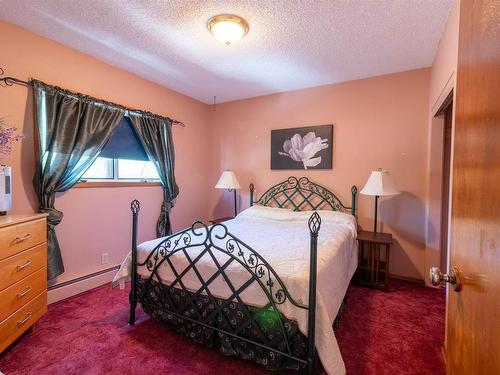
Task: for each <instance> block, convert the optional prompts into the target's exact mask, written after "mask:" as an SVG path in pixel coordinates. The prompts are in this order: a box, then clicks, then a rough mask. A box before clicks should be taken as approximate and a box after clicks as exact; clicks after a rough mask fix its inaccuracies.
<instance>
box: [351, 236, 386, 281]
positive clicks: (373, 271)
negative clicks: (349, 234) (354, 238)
mask: <svg viewBox="0 0 500 375" xmlns="http://www.w3.org/2000/svg"><path fill="white" fill-rule="evenodd" d="M391 244H392V234H390V233H374V232H369V231H365V230H362V231H359V232H358V245H359V252H358V270H357V271H356V281H357V283H358V284H360V285H364V286H368V287H372V288H377V289H387V281H388V279H389V258H390V248H391Z"/></svg>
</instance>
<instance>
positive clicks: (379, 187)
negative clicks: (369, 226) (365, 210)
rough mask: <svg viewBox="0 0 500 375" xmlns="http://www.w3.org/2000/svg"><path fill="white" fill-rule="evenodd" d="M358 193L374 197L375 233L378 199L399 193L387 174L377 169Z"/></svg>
mask: <svg viewBox="0 0 500 375" xmlns="http://www.w3.org/2000/svg"><path fill="white" fill-rule="evenodd" d="M360 193H361V194H364V195H374V196H375V223H374V225H373V231H374V232H375V233H377V215H378V198H379V197H380V196H383V195H396V194H399V193H400V191H399V190H398V189H397V188H396V185H394V182H393V181H392V178H391V176H390V175H389V172H388V171H386V170H384V169H382V168H379V169H377V170H376V171H373V172H372V174H371V175H370V177H369V178H368V181H366V184H365V186H364V187H363V189H362V190H361V191H360Z"/></svg>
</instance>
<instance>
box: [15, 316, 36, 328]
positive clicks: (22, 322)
mask: <svg viewBox="0 0 500 375" xmlns="http://www.w3.org/2000/svg"><path fill="white" fill-rule="evenodd" d="M32 316H33V313H32V312H29V313H28V314H26V316H25V317H24V319H23V320H19V321H18V322H17V327H18V328H19V327H21V326H23V325H24V323H26V322H27V321H28V320H30V318H31V317H32Z"/></svg>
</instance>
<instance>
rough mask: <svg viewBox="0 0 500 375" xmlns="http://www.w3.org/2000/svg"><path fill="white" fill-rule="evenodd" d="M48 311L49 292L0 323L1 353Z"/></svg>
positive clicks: (37, 297)
mask: <svg viewBox="0 0 500 375" xmlns="http://www.w3.org/2000/svg"><path fill="white" fill-rule="evenodd" d="M46 311H47V292H45V291H44V292H43V293H41V294H39V295H38V296H36V297H35V298H34V299H32V300H31V301H30V302H28V303H27V304H26V305H24V306H23V307H21V308H20V309H19V310H17V311H16V312H15V313H13V314H12V315H10V316H9V317H8V318H7V319H4V320H3V321H2V322H0V352H2V351H3V350H4V349H5V348H7V347H8V346H9V345H10V344H12V343H13V342H14V341H15V340H16V338H18V337H19V336H20V335H21V334H22V333H23V332H24V331H26V330H27V329H28V328H29V327H31V326H32V325H33V323H35V322H36V321H37V320H38V319H40V317H41V316H42V315H43V314H44V313H45V312H46Z"/></svg>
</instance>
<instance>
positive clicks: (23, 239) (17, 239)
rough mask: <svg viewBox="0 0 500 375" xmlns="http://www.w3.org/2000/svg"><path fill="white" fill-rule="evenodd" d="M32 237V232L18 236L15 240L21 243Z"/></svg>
mask: <svg viewBox="0 0 500 375" xmlns="http://www.w3.org/2000/svg"><path fill="white" fill-rule="evenodd" d="M30 237H31V234H29V233H27V234H25V235H24V236H21V237H16V239H15V240H14V241H15V242H16V243H21V242H24V241H26V240H29V239H30Z"/></svg>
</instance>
